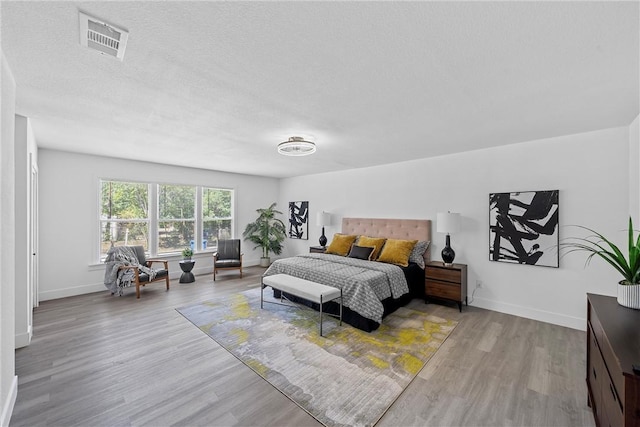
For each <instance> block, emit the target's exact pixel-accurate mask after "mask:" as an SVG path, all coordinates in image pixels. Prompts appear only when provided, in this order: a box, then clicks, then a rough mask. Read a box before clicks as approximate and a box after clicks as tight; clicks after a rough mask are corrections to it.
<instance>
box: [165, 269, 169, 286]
mask: <svg viewBox="0 0 640 427" xmlns="http://www.w3.org/2000/svg"><path fill="white" fill-rule="evenodd" d="M165 279H166V281H167V290H169V273H167V277H166V278H165Z"/></svg>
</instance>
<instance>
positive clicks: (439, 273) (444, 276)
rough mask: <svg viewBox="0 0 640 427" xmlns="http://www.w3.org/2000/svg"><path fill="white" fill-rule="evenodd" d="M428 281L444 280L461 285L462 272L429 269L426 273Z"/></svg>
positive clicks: (436, 268) (435, 268) (448, 269)
mask: <svg viewBox="0 0 640 427" xmlns="http://www.w3.org/2000/svg"><path fill="white" fill-rule="evenodd" d="M425 275H426V277H427V279H436V280H442V281H445V282H453V283H461V282H462V271H461V270H453V269H450V268H440V267H429V268H427V269H426V271H425Z"/></svg>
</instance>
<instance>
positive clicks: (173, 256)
mask: <svg viewBox="0 0 640 427" xmlns="http://www.w3.org/2000/svg"><path fill="white" fill-rule="evenodd" d="M214 252H216V249H211V250H206V251H201V252H196V253H194V254H193V255H192V256H191V258H193V259H198V258H204V257H209V256H211V255H213V253H214ZM182 258H183V257H182V255H181V254H179V253H170V254H162V255H155V256H151V255H149V256H148V258H147V259H160V260H166V261H182ZM88 267H89V271H97V270H104V261H101V262H99V263H93V264H89V266H88Z"/></svg>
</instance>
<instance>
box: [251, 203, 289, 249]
mask: <svg viewBox="0 0 640 427" xmlns="http://www.w3.org/2000/svg"><path fill="white" fill-rule="evenodd" d="M275 207H276V203H272V204H271V206H269V207H268V208H262V209H257V210H256V212H258V218H256V220H255V221H254V222H251V223H249V224H247V227H246V228H245V229H244V232H243V233H242V237H243V238H244V240H248V241H250V242H252V243H255V245H256V246H254V249H256V248H262V258H269V252H273V253H274V254H276V255H279V254H280V253H282V244H283V242H284V239H285V237H286V227H285V225H284V223H283V222H282V221H281V220H280V219H278V218H276V215H277V214H280V215H282V212H280V211H278V210H276V209H275Z"/></svg>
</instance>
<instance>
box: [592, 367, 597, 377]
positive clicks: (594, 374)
mask: <svg viewBox="0 0 640 427" xmlns="http://www.w3.org/2000/svg"><path fill="white" fill-rule="evenodd" d="M591 369H592V370H593V379H596V380H597V379H598V375H597V374H596V368H591Z"/></svg>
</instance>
